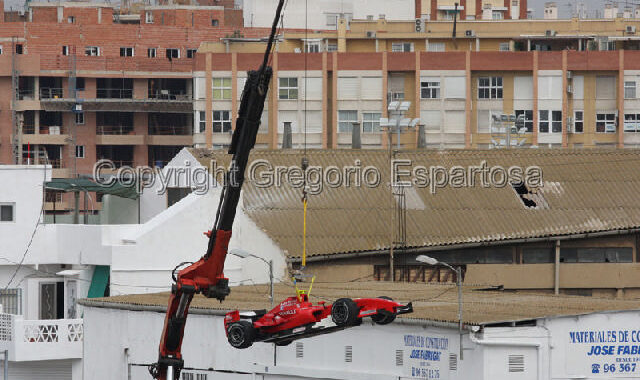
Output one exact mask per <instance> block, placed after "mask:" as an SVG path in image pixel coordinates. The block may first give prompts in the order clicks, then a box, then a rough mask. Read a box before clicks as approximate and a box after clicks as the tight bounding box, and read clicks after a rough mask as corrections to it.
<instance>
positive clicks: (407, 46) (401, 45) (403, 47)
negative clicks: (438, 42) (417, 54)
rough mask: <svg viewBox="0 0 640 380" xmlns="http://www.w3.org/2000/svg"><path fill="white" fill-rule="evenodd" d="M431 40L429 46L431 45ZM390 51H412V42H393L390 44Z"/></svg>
mask: <svg viewBox="0 0 640 380" xmlns="http://www.w3.org/2000/svg"><path fill="white" fill-rule="evenodd" d="M433 44H434V43H433V42H432V43H431V44H429V46H431V45H433ZM391 51H392V52H394V53H409V52H412V51H413V43H411V42H393V43H392V44H391Z"/></svg>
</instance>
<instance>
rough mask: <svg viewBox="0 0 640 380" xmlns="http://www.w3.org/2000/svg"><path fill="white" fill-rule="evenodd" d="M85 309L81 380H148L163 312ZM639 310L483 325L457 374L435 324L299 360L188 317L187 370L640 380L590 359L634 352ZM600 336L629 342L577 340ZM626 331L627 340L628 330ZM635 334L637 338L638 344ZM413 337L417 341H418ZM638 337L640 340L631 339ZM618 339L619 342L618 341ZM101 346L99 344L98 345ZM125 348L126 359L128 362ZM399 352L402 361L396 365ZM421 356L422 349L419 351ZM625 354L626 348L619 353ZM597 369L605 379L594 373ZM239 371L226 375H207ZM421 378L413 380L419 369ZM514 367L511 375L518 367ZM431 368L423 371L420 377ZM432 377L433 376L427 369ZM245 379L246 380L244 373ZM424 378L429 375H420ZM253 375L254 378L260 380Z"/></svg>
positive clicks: (323, 349) (451, 335) (443, 332)
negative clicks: (239, 343)
mask: <svg viewBox="0 0 640 380" xmlns="http://www.w3.org/2000/svg"><path fill="white" fill-rule="evenodd" d="M85 310H86V312H85V357H84V371H85V379H87V380H94V379H109V378H115V375H116V374H117V375H118V376H124V375H125V374H127V371H128V369H127V368H128V367H127V364H131V367H130V368H131V369H130V371H131V373H132V378H144V374H145V373H146V372H145V371H146V368H144V366H143V364H149V363H152V362H154V361H156V359H157V345H158V342H159V335H160V332H161V330H162V325H163V318H164V314H163V313H159V312H150V311H147V312H140V311H137V312H133V311H127V310H114V309H104V308H95V307H87V308H86V309H85ZM638 317H640V312H638V311H629V312H610V313H598V314H592V315H584V316H572V317H561V318H550V319H541V320H538V321H537V325H531V326H517V327H486V328H484V330H483V331H482V332H481V333H474V334H473V335H474V338H473V339H470V335H469V334H470V333H469V332H468V331H466V332H465V339H464V343H463V346H464V348H465V350H464V360H462V361H458V362H457V364H458V366H457V369H455V370H453V369H450V367H449V364H450V363H449V355H450V354H451V355H457V354H458V348H459V347H458V344H457V342H458V335H457V330H456V328H455V327H454V326H452V327H451V328H444V327H434V326H432V325H430V324H429V323H428V322H426V321H425V322H417V321H413V322H411V323H410V324H406V323H402V322H399V321H396V322H394V323H393V324H391V325H387V326H375V325H372V324H371V322H370V321H365V322H364V323H363V324H362V325H361V326H358V327H354V328H351V329H348V330H344V331H340V332H336V333H333V334H329V335H324V336H319V337H314V338H309V339H304V340H300V341H298V342H299V343H302V351H303V357H302V358H297V357H296V343H295V342H294V343H293V344H291V345H289V346H286V347H278V348H276V354H275V362H276V365H274V351H273V350H274V346H273V345H271V344H265V343H256V344H254V346H253V347H251V348H249V349H245V350H236V349H233V348H231V347H230V346H229V344H228V343H227V342H226V338H225V334H224V331H223V322H222V316H211V315H209V316H206V315H191V316H190V317H189V321H188V323H187V327H186V330H185V340H184V343H183V353H184V358H185V365H186V366H187V367H190V368H195V369H197V370H200V373H207V374H208V379H209V380H211V379H236V378H237V379H256V378H257V379H276V378H277V379H294V378H296V376H302V377H303V378H309V379H390V380H391V379H394V380H398V379H418V378H422V379H424V378H431V379H451V380H457V379H465V380H466V379H486V380H494V379H500V380H502V379H518V380H534V379H541V380H544V379H558V380H559V379H578V378H579V379H618V378H626V379H637V378H638V377H639V376H640V375H639V374H640V372H639V371H640V368H638V367H637V366H636V368H635V372H622V373H621V372H620V369H618V368H620V367H619V366H620V364H626V363H629V364H630V365H629V367H628V368H629V369H630V368H632V367H633V366H632V364H633V363H637V362H638V361H640V354H638V353H636V354H619V355H618V354H614V355H596V356H593V355H587V354H588V352H589V351H591V349H592V348H591V347H592V346H605V345H606V346H610V345H613V346H614V349H613V350H614V352H617V351H618V347H619V346H623V347H624V346H629V349H630V350H631V349H632V347H633V346H638V345H640V343H638V341H637V339H638V337H639V336H640V328H639V327H638V324H637V321H638ZM601 331H604V332H605V333H604V336H605V337H606V336H608V337H609V338H608V339H609V340H611V339H612V338H611V336H612V335H611V333H609V335H607V332H608V331H613V332H615V335H616V336H618V337H619V336H621V335H620V334H622V336H624V335H625V334H626V336H628V337H629V339H628V340H629V342H619V341H618V342H603V343H573V339H572V338H571V333H574V337H575V333H576V332H583V333H586V334H587V335H586V336H590V335H589V333H592V332H595V333H597V332H601ZM625 331H626V332H627V333H625ZM633 337H635V338H633ZM416 338H417V340H416ZM423 338H445V339H447V347H446V348H445V349H431V351H438V352H439V353H440V355H439V356H438V357H439V360H424V359H417V358H412V355H414V356H415V354H419V353H420V351H421V350H422V351H423V350H429V348H425V347H421V344H414V343H415V342H418V343H419V342H420V339H423ZM634 339H636V340H635V341H633V340H634ZM617 340H619V338H618V339H617ZM93 342H101V344H93ZM346 346H352V353H353V358H352V361H351V362H346V361H345V350H346ZM125 348H128V351H127V352H128V356H125ZM398 350H400V351H401V352H400V354H401V355H402V363H398V362H397V361H396V354H397V352H398ZM415 350H418V351H415ZM622 350H624V348H623V349H622ZM519 355H522V360H523V362H522V363H523V368H522V371H515V372H514V371H510V370H509V368H510V367H509V358H510V357H513V356H519ZM605 363H606V364H614V365H616V366H617V368H616V371H615V372H609V373H603V368H604V364H605ZM593 364H600V367H599V368H600V373H593V372H592V370H593V366H592V365H593ZM209 368H213V369H215V370H217V371H236V372H238V373H237V374H236V375H234V376H237V377H229V376H230V375H229V373H215V372H214V371H208V369H209ZM416 368H418V369H420V371H421V372H420V375H415V369H416ZM512 369H513V368H512ZM422 370H427V372H422ZM429 370H430V371H429ZM243 373H244V374H243ZM424 373H427V375H426V377H425V376H424V375H423V374H424ZM254 376H255V377H254Z"/></svg>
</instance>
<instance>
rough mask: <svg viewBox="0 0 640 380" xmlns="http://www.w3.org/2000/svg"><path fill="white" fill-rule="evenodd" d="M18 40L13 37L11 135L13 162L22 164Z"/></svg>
mask: <svg viewBox="0 0 640 380" xmlns="http://www.w3.org/2000/svg"><path fill="white" fill-rule="evenodd" d="M16 41H17V37H15V36H13V37H11V92H12V96H11V124H12V126H13V134H12V135H11V150H12V155H13V163H14V164H16V165H20V164H22V161H23V160H22V120H23V117H22V113H20V114H18V112H16V102H17V101H18V99H19V98H18V96H19V95H18V93H19V91H20V82H19V81H20V73H19V72H18V69H17V62H16Z"/></svg>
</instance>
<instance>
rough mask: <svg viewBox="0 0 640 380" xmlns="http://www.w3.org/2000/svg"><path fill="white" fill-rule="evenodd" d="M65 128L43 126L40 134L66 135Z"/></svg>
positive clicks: (39, 131)
mask: <svg viewBox="0 0 640 380" xmlns="http://www.w3.org/2000/svg"><path fill="white" fill-rule="evenodd" d="M65 132H66V130H65V128H64V127H62V126H60V125H41V126H40V129H39V130H38V133H40V134H41V135H64V134H65Z"/></svg>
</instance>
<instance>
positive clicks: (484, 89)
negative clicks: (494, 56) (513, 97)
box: [478, 77, 502, 99]
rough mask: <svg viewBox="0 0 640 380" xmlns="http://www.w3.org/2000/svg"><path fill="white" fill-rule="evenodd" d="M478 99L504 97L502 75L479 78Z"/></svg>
mask: <svg viewBox="0 0 640 380" xmlns="http://www.w3.org/2000/svg"><path fill="white" fill-rule="evenodd" d="M478 99H502V77H481V78H478Z"/></svg>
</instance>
